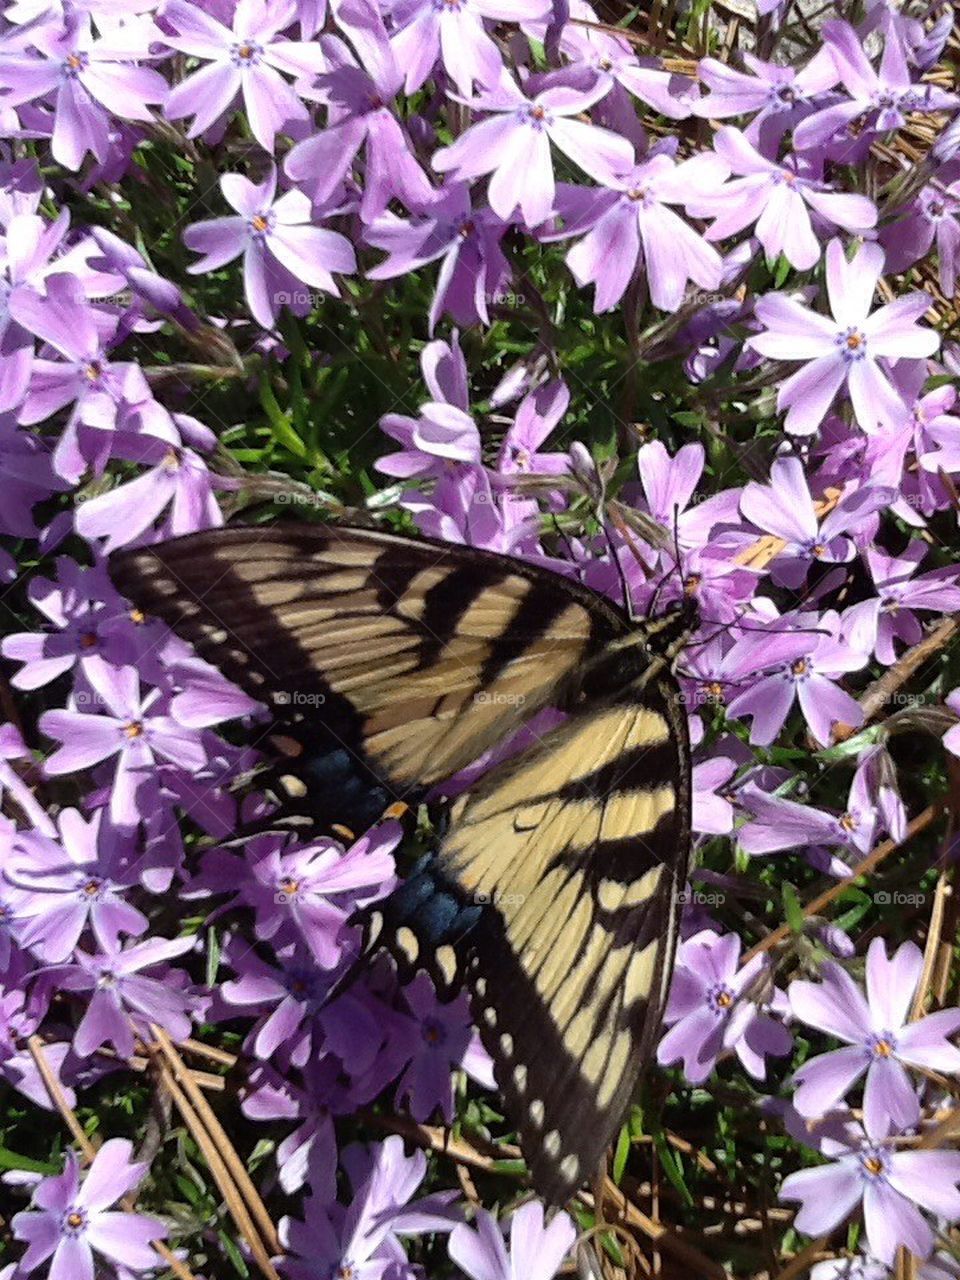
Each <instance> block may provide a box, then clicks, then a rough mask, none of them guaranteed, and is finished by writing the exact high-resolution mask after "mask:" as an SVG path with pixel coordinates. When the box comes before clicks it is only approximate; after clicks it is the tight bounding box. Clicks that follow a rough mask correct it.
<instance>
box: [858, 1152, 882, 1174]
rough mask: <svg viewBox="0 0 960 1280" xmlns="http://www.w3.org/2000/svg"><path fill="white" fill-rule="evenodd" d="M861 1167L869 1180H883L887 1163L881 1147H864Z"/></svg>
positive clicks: (861, 1155)
mask: <svg viewBox="0 0 960 1280" xmlns="http://www.w3.org/2000/svg"><path fill="white" fill-rule="evenodd" d="M860 1167H861V1169H862V1170H863V1171H864V1173H865V1174H866V1175H867V1176H868V1177H869V1178H881V1177H882V1176H883V1174H884V1172H885V1171H886V1168H887V1162H886V1160H885V1159H884V1156H883V1152H882V1151H881V1150H880V1148H879V1147H864V1149H863V1150H862V1151H861V1153H860Z"/></svg>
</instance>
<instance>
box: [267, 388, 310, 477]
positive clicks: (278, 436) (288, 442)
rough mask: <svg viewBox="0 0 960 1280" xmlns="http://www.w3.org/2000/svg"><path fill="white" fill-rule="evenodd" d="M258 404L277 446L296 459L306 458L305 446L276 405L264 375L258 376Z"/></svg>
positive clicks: (274, 397)
mask: <svg viewBox="0 0 960 1280" xmlns="http://www.w3.org/2000/svg"><path fill="white" fill-rule="evenodd" d="M260 403H261V405H262V406H263V411H264V413H265V414H266V415H267V421H268V422H269V423H270V429H271V431H272V432H273V436H274V439H275V440H276V441H277V442H278V444H282V445H283V447H284V448H285V449H288V450H289V451H290V453H292V454H294V455H295V456H296V457H297V458H306V456H307V446H306V445H305V444H304V443H303V441H302V440H301V439H300V437H299V436H298V435H297V433H296V432H295V431H294V429H293V427H292V426H291V425H290V419H289V418H288V417H287V415H286V414H285V413H284V411H283V410H282V409H281V408H280V405H279V404H278V403H277V397H276V396H275V395H274V393H273V387H271V385H270V379H269V378H268V377H267V375H266V373H261V375H260Z"/></svg>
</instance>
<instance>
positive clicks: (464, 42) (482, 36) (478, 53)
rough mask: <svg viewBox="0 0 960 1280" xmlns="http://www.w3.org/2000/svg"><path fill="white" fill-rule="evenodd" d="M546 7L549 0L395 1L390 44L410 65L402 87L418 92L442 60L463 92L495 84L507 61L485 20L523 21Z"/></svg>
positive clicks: (404, 63) (399, 59) (400, 61)
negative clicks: (437, 2) (503, 57)
mask: <svg viewBox="0 0 960 1280" xmlns="http://www.w3.org/2000/svg"><path fill="white" fill-rule="evenodd" d="M546 7H547V5H546V2H545V0H461V2H460V3H454V4H440V5H438V4H435V3H434V0H397V3H395V4H394V5H393V8H392V17H393V20H394V23H395V26H396V30H395V33H394V34H393V36H392V37H391V40H390V44H391V46H392V48H393V52H394V55H395V56H396V59H397V62H398V64H399V65H400V66H401V67H404V68H406V72H405V77H404V91H405V92H406V93H408V94H409V93H415V92H416V90H417V89H419V88H420V87H421V85H422V84H423V83H424V81H425V80H426V79H427V78H428V77H429V76H430V74H431V73H432V72H433V69H434V67H435V66H436V63H437V61H438V60H439V61H440V62H441V63H442V65H443V69H444V71H446V73H447V75H448V76H449V77H450V79H451V80H452V81H453V83H454V84H455V85H456V87H457V89H458V90H459V92H460V93H462V94H465V95H466V94H469V93H470V92H471V91H472V89H473V85H474V82H475V81H476V82H478V83H479V84H481V85H483V86H484V87H486V88H493V87H494V86H495V85H496V83H497V81H498V80H499V78H500V75H501V73H502V71H503V59H502V58H501V56H500V50H499V49H498V48H497V46H496V44H495V43H494V41H493V39H492V38H491V36H490V35H489V34H488V32H487V29H486V26H485V25H484V22H485V20H486V21H488V22H521V21H523V20H524V19H526V18H531V17H535V16H536V14H537V12H538V10H540V11H542V10H544V9H545V8H546Z"/></svg>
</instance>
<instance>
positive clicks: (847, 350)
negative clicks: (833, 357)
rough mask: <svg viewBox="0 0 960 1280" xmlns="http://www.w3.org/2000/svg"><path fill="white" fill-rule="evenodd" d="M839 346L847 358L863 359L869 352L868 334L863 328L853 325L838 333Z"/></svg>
mask: <svg viewBox="0 0 960 1280" xmlns="http://www.w3.org/2000/svg"><path fill="white" fill-rule="evenodd" d="M837 346H838V347H840V349H841V351H842V352H843V355H844V358H845V359H847V360H862V359H863V357H864V356H865V355H866V354H867V335H866V334H865V333H864V332H863V331H862V330H861V329H857V328H854V327H853V326H851V327H850V328H849V329H844V331H843V333H838V334H837Z"/></svg>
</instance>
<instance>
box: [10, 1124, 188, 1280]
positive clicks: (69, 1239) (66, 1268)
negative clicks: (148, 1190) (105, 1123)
mask: <svg viewBox="0 0 960 1280" xmlns="http://www.w3.org/2000/svg"><path fill="white" fill-rule="evenodd" d="M132 1154H133V1143H131V1142H129V1141H128V1140H127V1139H126V1138H110V1139H108V1140H107V1141H106V1142H105V1143H104V1144H103V1146H102V1147H101V1148H100V1150H99V1151H98V1152H97V1154H96V1155H95V1156H94V1158H93V1161H92V1163H91V1165H90V1168H89V1169H88V1170H87V1172H86V1174H85V1175H84V1177H83V1179H82V1180H81V1178H80V1168H79V1164H78V1161H77V1157H76V1156H75V1155H74V1154H73V1152H72V1151H68V1152H67V1158H66V1164H65V1166H64V1170H63V1173H59V1174H56V1175H55V1176H54V1177H52V1178H43V1179H42V1180H41V1181H40V1182H39V1183H38V1184H37V1186H36V1187H35V1188H34V1192H33V1200H32V1207H31V1208H30V1209H28V1210H25V1211H24V1212H23V1213H18V1214H16V1215H15V1216H14V1218H13V1222H12V1226H13V1234H14V1236H15V1238H16V1239H17V1240H25V1241H26V1242H27V1245H28V1248H27V1251H26V1253H25V1254H24V1255H23V1257H22V1258H21V1259H20V1262H19V1266H20V1268H21V1269H22V1270H23V1271H24V1272H31V1271H35V1270H36V1269H37V1267H39V1266H42V1265H43V1264H45V1263H46V1262H47V1261H48V1260H49V1264H50V1270H49V1271H48V1272H47V1280H93V1278H94V1273H95V1266H94V1254H95V1253H96V1254H99V1255H100V1256H101V1257H103V1258H106V1259H107V1261H108V1262H109V1263H112V1264H114V1265H115V1266H119V1267H125V1268H126V1269H127V1270H128V1271H134V1272H140V1271H150V1270H152V1269H153V1268H154V1267H158V1266H160V1265H161V1263H162V1259H161V1258H160V1255H159V1254H157V1253H156V1251H155V1250H154V1249H152V1248H151V1247H150V1242H151V1240H162V1239H163V1238H164V1237H165V1236H166V1234H167V1229H166V1227H165V1226H164V1225H163V1223H162V1222H160V1221H159V1220H158V1219H157V1218H150V1217H147V1216H146V1215H145V1214H142V1213H125V1212H122V1211H121V1210H119V1209H111V1207H110V1206H111V1205H114V1204H116V1202H117V1201H118V1200H119V1199H121V1198H122V1197H123V1196H125V1195H127V1193H128V1192H130V1191H132V1190H133V1189H134V1187H136V1186H137V1184H138V1183H139V1182H140V1181H142V1179H143V1176H144V1174H145V1173H146V1171H147V1165H146V1164H145V1163H139V1162H137V1161H134V1160H132V1159H131V1156H132Z"/></svg>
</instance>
